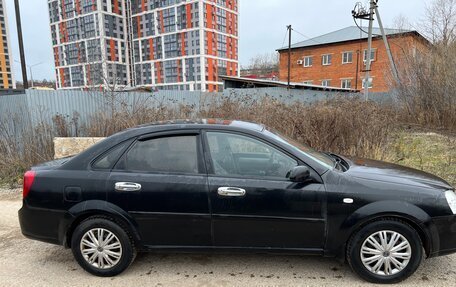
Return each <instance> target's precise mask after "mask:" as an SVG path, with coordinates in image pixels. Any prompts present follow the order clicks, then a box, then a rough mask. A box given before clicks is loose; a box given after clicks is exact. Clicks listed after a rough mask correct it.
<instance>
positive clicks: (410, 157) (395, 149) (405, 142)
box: [386, 131, 456, 186]
mask: <svg viewBox="0 0 456 287" xmlns="http://www.w3.org/2000/svg"><path fill="white" fill-rule="evenodd" d="M386 160H388V161H391V162H394V163H397V164H401V165H405V166H409V167H413V168H416V169H419V170H423V171H426V172H429V173H432V174H435V175H437V176H440V177H442V178H444V179H446V180H447V181H448V182H449V183H450V184H452V185H453V186H456V136H452V135H443V134H438V133H434V132H413V131H412V132H411V131H407V132H405V131H401V132H399V133H398V134H397V136H396V137H395V138H394V140H393V141H392V142H391V144H390V145H389V146H388V155H387V157H386Z"/></svg>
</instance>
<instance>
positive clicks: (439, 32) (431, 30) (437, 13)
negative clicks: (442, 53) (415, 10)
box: [422, 0, 456, 46]
mask: <svg viewBox="0 0 456 287" xmlns="http://www.w3.org/2000/svg"><path fill="white" fill-rule="evenodd" d="M422 24H423V29H424V33H425V34H426V36H427V37H428V38H429V39H430V40H431V41H432V42H433V43H435V44H442V45H443V46H448V45H450V44H452V43H454V42H455V41H456V0H434V1H433V2H432V3H431V4H430V5H428V6H427V7H426V12H425V19H424V22H423V23H422Z"/></svg>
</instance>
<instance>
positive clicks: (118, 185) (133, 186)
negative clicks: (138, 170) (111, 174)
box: [115, 182, 141, 191]
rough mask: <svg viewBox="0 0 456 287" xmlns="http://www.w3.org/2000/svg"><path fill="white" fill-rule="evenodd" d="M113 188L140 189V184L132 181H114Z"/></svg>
mask: <svg viewBox="0 0 456 287" xmlns="http://www.w3.org/2000/svg"><path fill="white" fill-rule="evenodd" d="M115 189H116V190H117V191H140V190H141V185H140V184H139V183H134V182H116V184H115Z"/></svg>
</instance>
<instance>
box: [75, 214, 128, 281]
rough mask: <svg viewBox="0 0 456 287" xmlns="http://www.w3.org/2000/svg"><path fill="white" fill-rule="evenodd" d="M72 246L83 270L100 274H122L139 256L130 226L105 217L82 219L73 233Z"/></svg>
mask: <svg viewBox="0 0 456 287" xmlns="http://www.w3.org/2000/svg"><path fill="white" fill-rule="evenodd" d="M100 239H101V240H100ZM71 249H72V251H73V255H74V257H75V259H76V261H77V262H78V263H79V265H80V266H81V267H82V268H83V269H84V270H86V271H87V272H89V273H91V274H93V275H96V276H100V277H111V276H116V275H118V274H120V273H122V272H123V271H124V270H125V269H127V268H128V267H129V266H130V265H131V263H133V261H134V259H135V257H136V248H135V245H134V240H133V238H132V237H131V236H130V234H129V233H128V231H127V229H126V228H124V227H123V226H122V224H120V223H118V222H115V221H114V220H113V219H111V218H109V217H104V216H100V217H90V218H88V219H86V220H84V221H83V222H81V223H80V224H79V225H78V226H77V227H76V228H75V230H74V232H73V235H72V239H71Z"/></svg>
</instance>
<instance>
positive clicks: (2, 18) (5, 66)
mask: <svg viewBox="0 0 456 287" xmlns="http://www.w3.org/2000/svg"><path fill="white" fill-rule="evenodd" d="M12 62H13V58H12V57H11V47H10V45H9V30H8V18H7V16H6V7H5V3H4V0H0V89H15V88H16V82H15V81H14V75H13V70H12V67H11V64H12Z"/></svg>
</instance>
